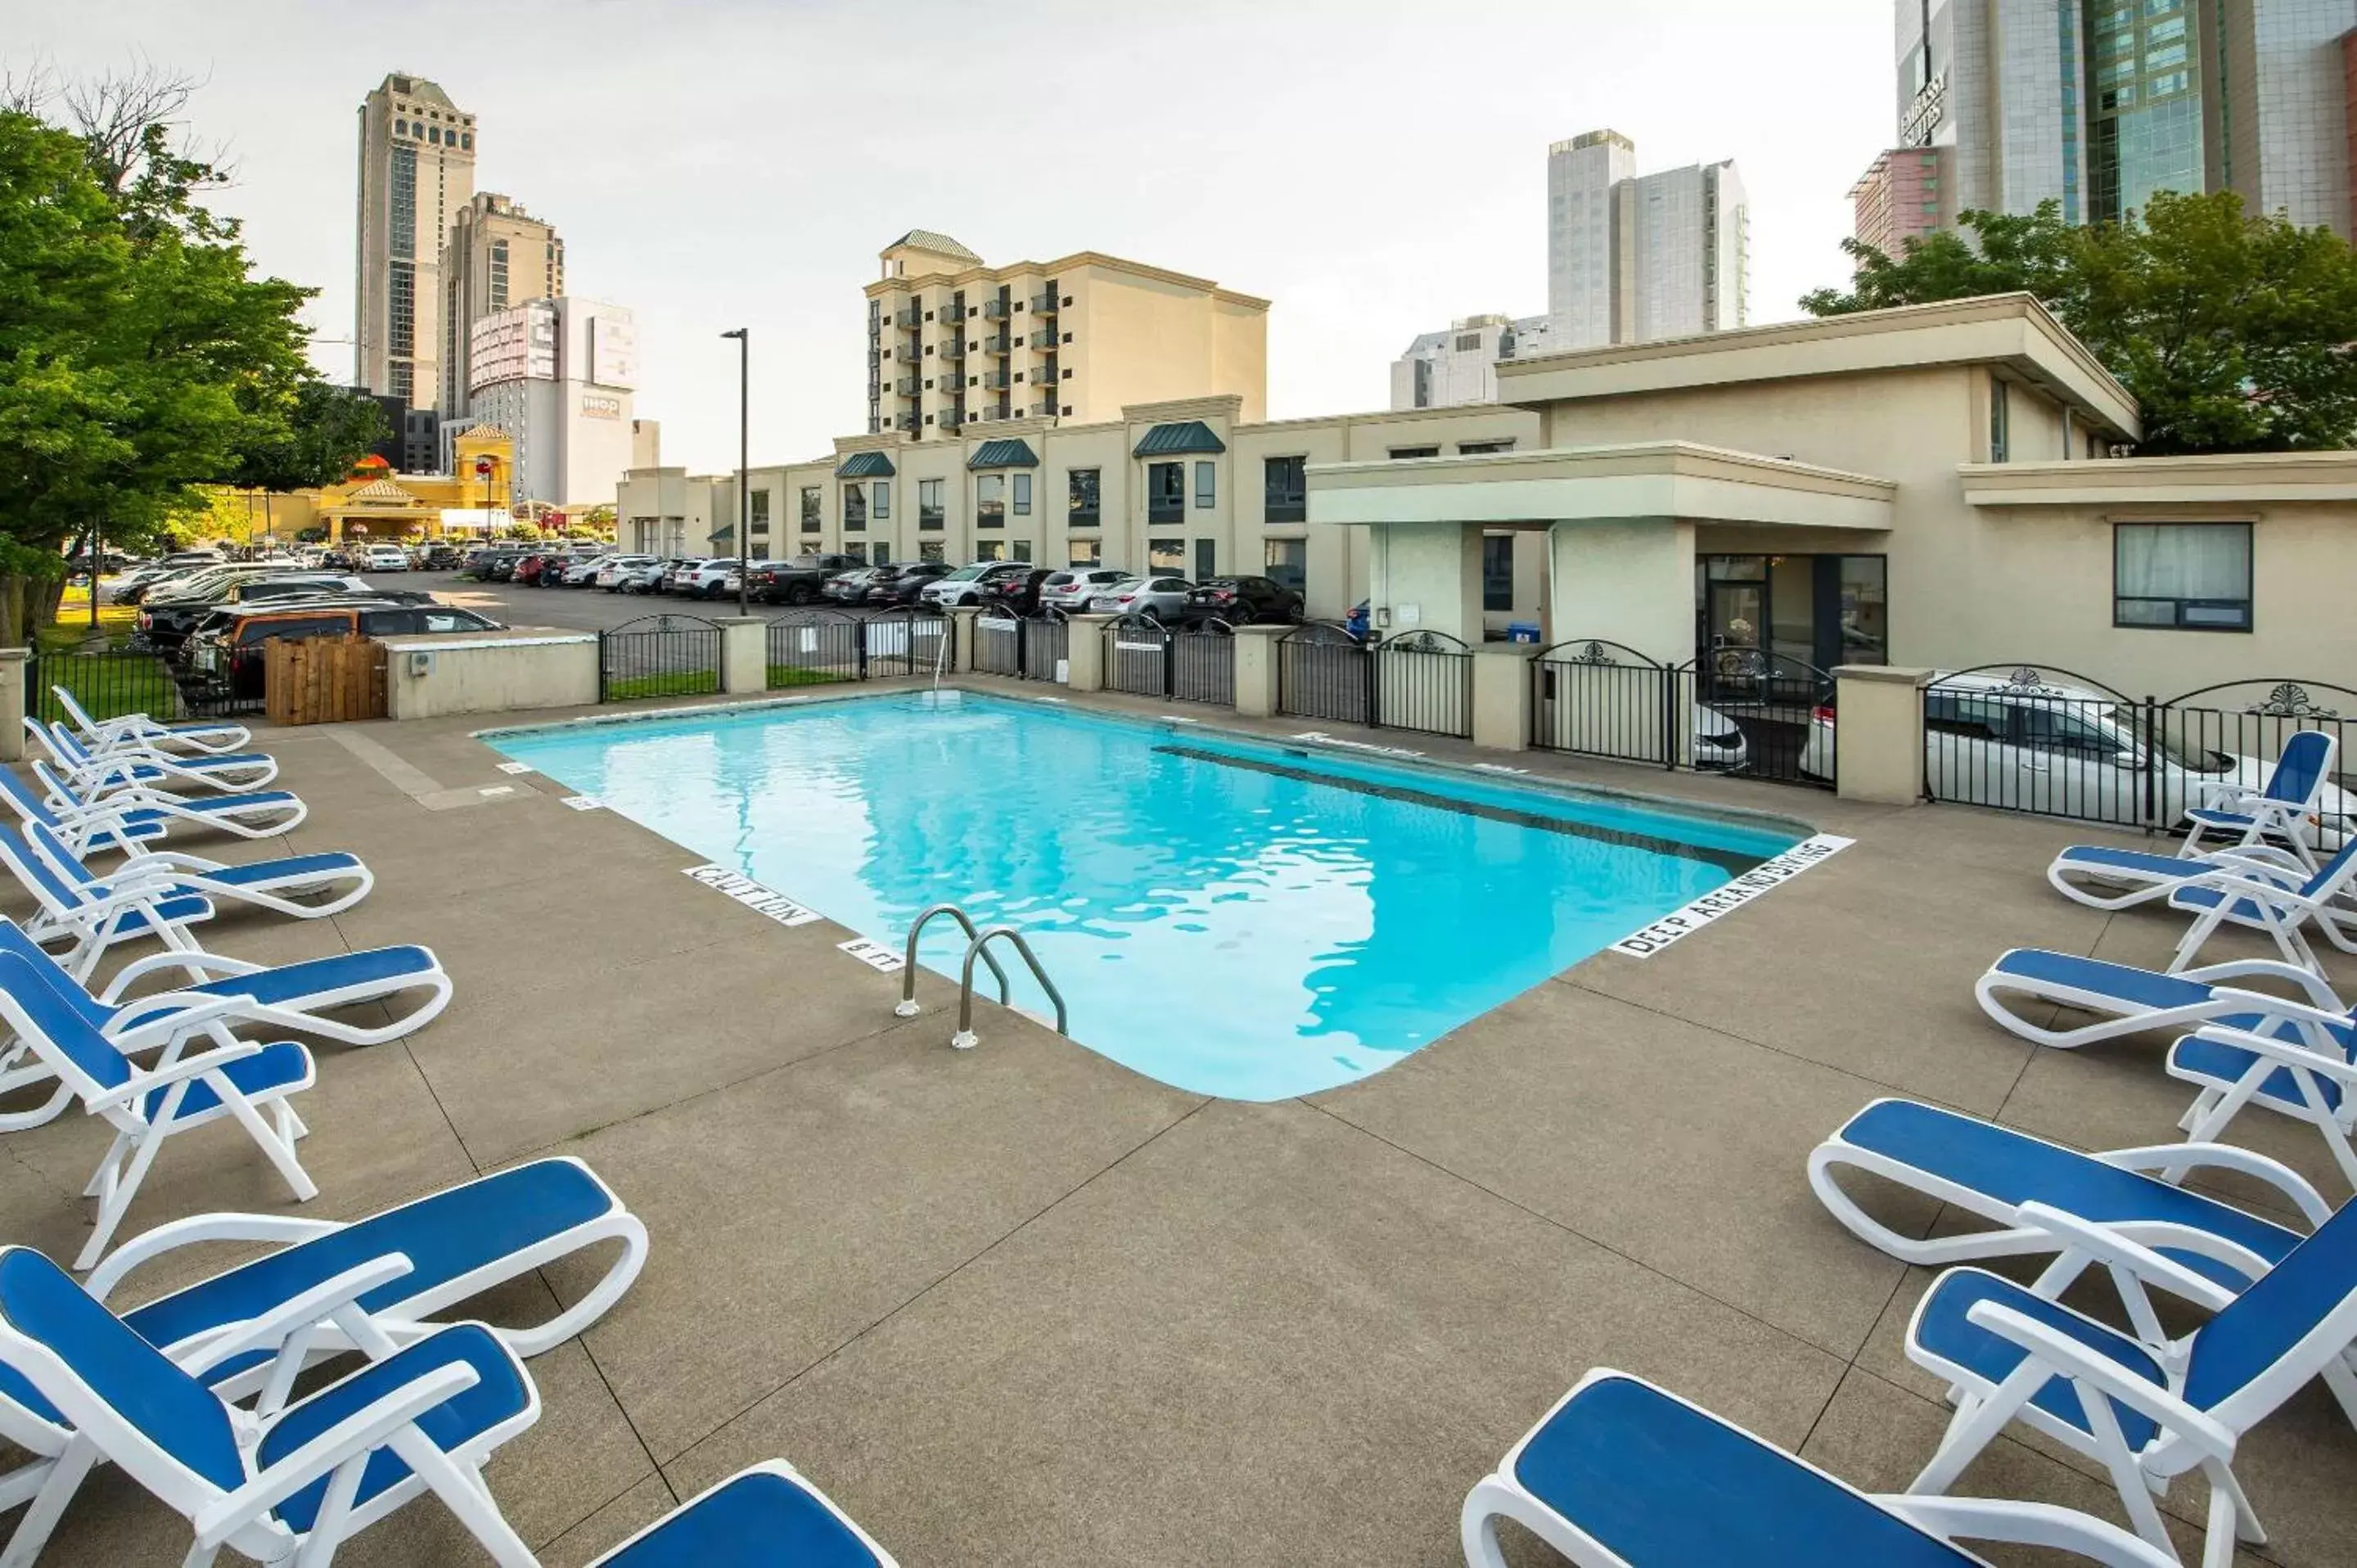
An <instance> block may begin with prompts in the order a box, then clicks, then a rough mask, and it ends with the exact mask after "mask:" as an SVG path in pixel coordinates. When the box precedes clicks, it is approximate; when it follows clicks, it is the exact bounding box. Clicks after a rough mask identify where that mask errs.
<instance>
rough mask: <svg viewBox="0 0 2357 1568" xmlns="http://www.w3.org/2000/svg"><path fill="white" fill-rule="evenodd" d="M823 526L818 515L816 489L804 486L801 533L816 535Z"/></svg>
mask: <svg viewBox="0 0 2357 1568" xmlns="http://www.w3.org/2000/svg"><path fill="white" fill-rule="evenodd" d="M823 526H824V525H823V523H821V522H820V521H819V515H818V487H817V486H816V485H805V486H804V487H803V488H802V532H804V533H816V532H819V530H820V529H821V528H822V527H823Z"/></svg>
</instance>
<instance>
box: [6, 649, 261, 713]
mask: <svg viewBox="0 0 2357 1568" xmlns="http://www.w3.org/2000/svg"><path fill="white" fill-rule="evenodd" d="M255 652H256V653H257V654H258V653H259V652H260V650H258V649H257V650H255ZM25 681H26V687H27V690H26V693H25V709H26V712H27V714H31V715H32V716H33V717H34V718H36V719H38V720H39V721H40V722H41V723H43V724H50V723H63V724H66V725H72V724H73V722H74V720H73V717H72V715H71V714H70V712H69V711H68V709H67V707H66V705H65V703H63V702H62V701H61V700H60V699H59V697H58V695H57V693H56V692H55V690H54V689H53V688H56V687H59V686H62V687H64V688H65V689H66V691H67V692H69V693H71V694H72V696H73V700H74V702H75V703H77V704H78V705H79V706H80V707H81V710H82V712H83V713H84V714H86V715H88V716H89V717H91V718H93V719H111V718H118V717H120V716H122V715H123V714H147V715H148V716H149V717H151V718H154V719H157V720H159V721H169V720H172V719H176V718H184V717H185V718H213V717H218V716H221V714H229V713H233V712H242V711H246V710H249V709H250V710H252V711H254V712H259V711H260V710H261V708H262V671H261V667H260V665H259V664H257V665H256V666H255V668H254V671H253V682H252V685H253V692H252V694H251V696H250V697H249V698H248V699H246V700H245V701H244V702H243V703H240V702H239V700H238V698H237V697H236V695H235V693H234V692H233V690H231V688H230V687H228V686H227V685H225V684H223V683H221V682H211V681H196V680H192V679H191V680H187V681H185V682H184V681H183V679H182V677H181V676H180V675H179V674H178V672H176V671H174V670H173V668H172V666H171V665H170V664H169V663H168V662H167V660H165V659H164V658H163V656H161V655H160V654H156V653H151V652H148V651H146V650H144V649H138V650H135V649H130V648H124V647H120V646H115V647H106V648H93V649H88V650H48V651H36V652H35V653H34V655H33V657H32V658H31V659H30V660H28V661H27V667H26V671H25Z"/></svg>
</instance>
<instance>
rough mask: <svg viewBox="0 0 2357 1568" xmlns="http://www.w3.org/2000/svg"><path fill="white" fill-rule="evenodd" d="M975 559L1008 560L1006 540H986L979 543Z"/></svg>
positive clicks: (976, 547)
mask: <svg viewBox="0 0 2357 1568" xmlns="http://www.w3.org/2000/svg"><path fill="white" fill-rule="evenodd" d="M974 559H975V560H977V561H1004V560H1006V541H1005V540H1004V539H985V540H980V541H977V542H975V544H974Z"/></svg>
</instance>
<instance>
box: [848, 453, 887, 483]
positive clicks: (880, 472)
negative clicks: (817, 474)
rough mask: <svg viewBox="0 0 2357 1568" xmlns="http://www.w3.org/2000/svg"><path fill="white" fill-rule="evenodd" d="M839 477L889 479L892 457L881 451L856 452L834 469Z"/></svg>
mask: <svg viewBox="0 0 2357 1568" xmlns="http://www.w3.org/2000/svg"><path fill="white" fill-rule="evenodd" d="M834 477H835V478H838V479H888V478H891V477H892V459H891V458H890V457H888V456H886V455H885V454H883V453H881V452H854V453H853V454H852V455H851V456H848V457H845V459H844V460H843V464H842V467H838V468H836V469H835V471H834Z"/></svg>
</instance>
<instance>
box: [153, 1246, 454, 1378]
mask: <svg viewBox="0 0 2357 1568" xmlns="http://www.w3.org/2000/svg"><path fill="white" fill-rule="evenodd" d="M416 1268H417V1265H416V1264H414V1263H413V1262H410V1261H409V1258H408V1256H407V1254H405V1253H402V1252H386V1253H383V1254H382V1255H380V1256H378V1257H374V1258H371V1259H370V1260H369V1261H368V1262H365V1263H357V1264H354V1265H353V1266H352V1267H350V1268H349V1269H346V1270H345V1271H344V1272H343V1273H339V1274H337V1275H336V1276H334V1277H333V1278H331V1279H325V1280H321V1281H320V1282H319V1283H317V1284H315V1285H313V1286H312V1287H311V1288H310V1289H309V1290H307V1291H305V1292H303V1293H302V1294H299V1295H295V1296H290V1297H288V1298H287V1299H286V1300H285V1301H283V1302H281V1303H279V1304H278V1305H276V1306H274V1307H272V1308H271V1309H270V1310H269V1311H268V1312H265V1313H264V1314H263V1315H262V1316H259V1317H255V1318H250V1319H248V1320H247V1321H245V1322H243V1323H242V1324H240V1325H238V1326H237V1327H236V1329H235V1330H234V1331H233V1332H231V1333H229V1334H225V1335H222V1336H221V1337H219V1338H217V1339H212V1340H209V1341H207V1342H206V1345H205V1348H204V1351H203V1353H202V1355H201V1356H199V1358H198V1359H196V1360H195V1362H194V1363H193V1364H192V1365H190V1366H189V1367H188V1370H189V1371H191V1372H197V1373H202V1372H203V1371H205V1370H206V1369H208V1368H210V1367H215V1366H218V1365H220V1364H221V1362H223V1361H225V1360H228V1359H230V1358H231V1357H232V1356H242V1355H244V1354H245V1353H246V1352H247V1351H249V1350H274V1349H276V1348H278V1346H279V1345H280V1344H282V1343H283V1342H284V1341H285V1338H286V1337H287V1336H288V1335H290V1334H292V1333H294V1332H295V1331H296V1330H297V1329H301V1328H307V1327H309V1326H312V1325H314V1324H316V1323H319V1322H322V1321H324V1320H325V1319H327V1318H329V1317H332V1316H335V1315H336V1313H337V1312H338V1311H339V1309H341V1308H343V1307H347V1306H350V1305H352V1304H353V1303H355V1302H357V1301H359V1300H360V1298H361V1297H362V1296H364V1295H366V1294H368V1293H369V1292H371V1291H372V1290H374V1289H376V1288H377V1287H378V1286H379V1285H386V1284H391V1283H393V1281H395V1280H397V1279H399V1278H401V1277H402V1276H403V1275H404V1274H407V1273H414V1272H415V1271H416Z"/></svg>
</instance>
